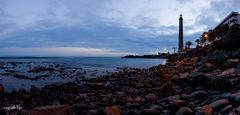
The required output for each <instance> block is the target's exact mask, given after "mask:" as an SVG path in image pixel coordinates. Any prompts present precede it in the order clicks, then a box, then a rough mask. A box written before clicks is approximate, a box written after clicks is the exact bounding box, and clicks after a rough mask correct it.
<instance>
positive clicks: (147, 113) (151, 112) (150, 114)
mask: <svg viewBox="0 0 240 115" xmlns="http://www.w3.org/2000/svg"><path fill="white" fill-rule="evenodd" d="M160 113H161V112H160V111H159V110H155V109H144V110H143V111H142V115H160Z"/></svg>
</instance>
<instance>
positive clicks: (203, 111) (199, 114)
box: [195, 105, 213, 115]
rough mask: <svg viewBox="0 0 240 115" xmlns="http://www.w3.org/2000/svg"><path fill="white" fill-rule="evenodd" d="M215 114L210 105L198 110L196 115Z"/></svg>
mask: <svg viewBox="0 0 240 115" xmlns="http://www.w3.org/2000/svg"><path fill="white" fill-rule="evenodd" d="M212 114H213V108H212V106H210V105H205V106H203V107H201V108H199V109H198V111H197V112H196V114H195V115H212Z"/></svg>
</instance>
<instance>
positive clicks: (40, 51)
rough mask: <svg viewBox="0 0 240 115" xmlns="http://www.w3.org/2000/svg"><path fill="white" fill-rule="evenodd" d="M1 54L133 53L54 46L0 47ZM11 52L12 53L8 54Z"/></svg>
mask: <svg viewBox="0 0 240 115" xmlns="http://www.w3.org/2000/svg"><path fill="white" fill-rule="evenodd" d="M0 52H1V53H2V54H1V55H2V56H124V55H130V54H133V53H130V52H121V51H118V50H114V49H98V48H75V47H54V48H51V47H50V48H48V47H44V48H19V47H10V48H0ZM9 52H12V54H9Z"/></svg>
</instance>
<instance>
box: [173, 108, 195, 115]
mask: <svg viewBox="0 0 240 115" xmlns="http://www.w3.org/2000/svg"><path fill="white" fill-rule="evenodd" d="M176 115H193V111H192V109H190V108H189V107H182V108H180V109H179V110H178V111H177V112H176Z"/></svg>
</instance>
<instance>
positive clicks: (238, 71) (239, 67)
mask: <svg viewBox="0 0 240 115" xmlns="http://www.w3.org/2000/svg"><path fill="white" fill-rule="evenodd" d="M237 74H238V77H240V64H238V66H237Z"/></svg>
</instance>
